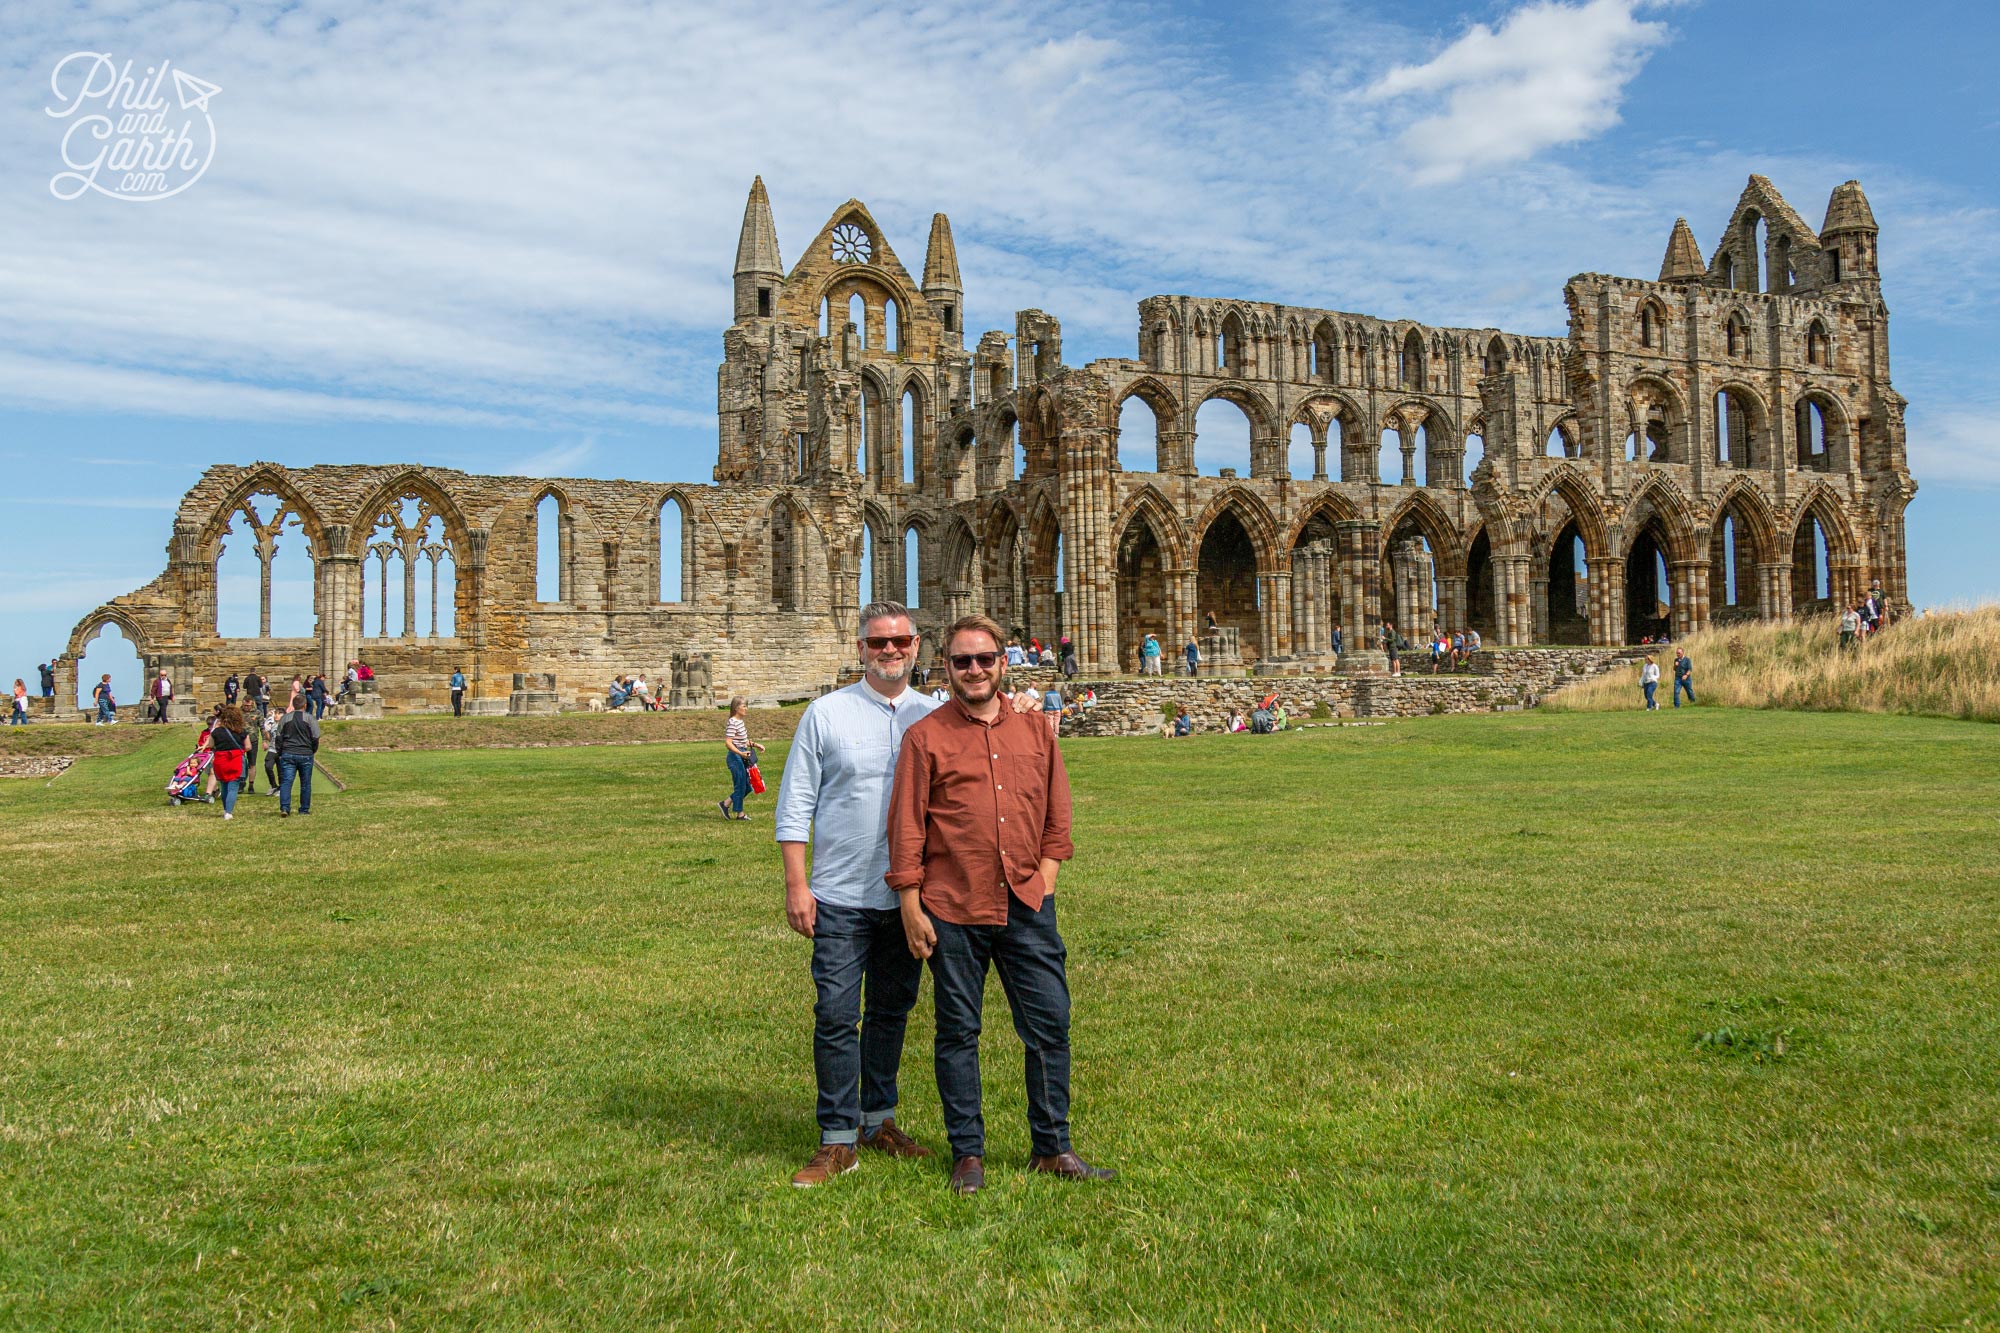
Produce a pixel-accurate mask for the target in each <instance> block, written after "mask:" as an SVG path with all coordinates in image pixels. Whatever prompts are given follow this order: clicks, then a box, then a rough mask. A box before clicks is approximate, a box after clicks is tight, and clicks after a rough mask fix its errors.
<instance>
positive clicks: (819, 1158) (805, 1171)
mask: <svg viewBox="0 0 2000 1333" xmlns="http://www.w3.org/2000/svg"><path fill="white" fill-rule="evenodd" d="M859 1164H860V1163H859V1161H858V1160H857V1159H856V1157H855V1155H854V1145H853V1144H851V1143H822V1144H820V1145H819V1151H818V1152H816V1153H814V1154H813V1155H812V1160H811V1161H810V1162H807V1163H806V1164H805V1165H804V1166H802V1167H800V1168H799V1173H798V1174H797V1175H795V1176H793V1177H792V1183H793V1184H794V1185H797V1186H798V1187H799V1188H800V1189H811V1188H812V1187H813V1186H814V1185H824V1184H826V1182H827V1181H829V1180H832V1179H833V1178H834V1177H835V1176H844V1175H846V1174H847V1173H848V1172H849V1171H852V1170H853V1169H854V1168H855V1167H856V1166H858V1165H859Z"/></svg>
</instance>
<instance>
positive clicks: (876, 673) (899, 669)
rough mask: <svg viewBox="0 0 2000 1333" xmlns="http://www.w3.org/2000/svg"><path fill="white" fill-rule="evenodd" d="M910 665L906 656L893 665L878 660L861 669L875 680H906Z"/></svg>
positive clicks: (909, 660)
mask: <svg viewBox="0 0 2000 1333" xmlns="http://www.w3.org/2000/svg"><path fill="white" fill-rule="evenodd" d="M910 665H911V659H909V658H907V657H906V658H904V659H903V660H902V662H900V663H899V664H897V665H896V666H893V667H891V666H885V665H883V664H882V663H880V662H876V663H871V664H870V665H869V666H867V667H864V668H863V669H862V673H863V674H864V675H867V676H870V677H872V678H874V679H876V680H907V679H909V675H910Z"/></svg>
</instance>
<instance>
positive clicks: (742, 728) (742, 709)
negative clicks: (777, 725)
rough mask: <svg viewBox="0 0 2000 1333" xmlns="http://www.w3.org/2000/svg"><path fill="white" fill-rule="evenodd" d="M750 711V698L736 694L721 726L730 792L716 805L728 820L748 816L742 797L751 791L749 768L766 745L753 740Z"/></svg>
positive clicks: (746, 817)
mask: <svg viewBox="0 0 2000 1333" xmlns="http://www.w3.org/2000/svg"><path fill="white" fill-rule="evenodd" d="M749 711H750V701H749V700H748V699H746V698H744V697H743V696H742V695H740V694H739V695H737V696H736V697H735V698H734V699H731V700H730V701H729V721H728V722H727V723H725V724H724V726H723V728H722V744H723V746H724V747H725V748H726V749H727V750H728V756H727V758H728V762H729V782H730V789H729V795H728V796H726V797H724V798H723V799H722V800H720V801H717V802H716V804H717V805H718V806H720V807H721V808H722V814H723V817H724V818H726V819H748V818H749V817H750V816H748V815H746V814H744V813H743V798H744V797H745V796H748V795H749V794H750V769H751V766H752V765H754V764H755V763H756V762H757V752H758V751H759V750H761V749H763V748H764V747H763V746H761V745H759V744H758V743H757V742H756V741H753V740H751V739H750V725H749V723H748V722H747V721H745V720H744V719H745V715H746V714H748V713H749Z"/></svg>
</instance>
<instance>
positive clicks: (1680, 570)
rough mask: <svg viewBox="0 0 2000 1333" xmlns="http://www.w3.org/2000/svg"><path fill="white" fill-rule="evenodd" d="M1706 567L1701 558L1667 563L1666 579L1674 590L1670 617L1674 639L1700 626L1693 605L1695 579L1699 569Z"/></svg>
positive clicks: (1681, 637)
mask: <svg viewBox="0 0 2000 1333" xmlns="http://www.w3.org/2000/svg"><path fill="white" fill-rule="evenodd" d="M1706 567H1707V562H1706V561H1702V560H1674V561H1670V562H1668V564H1667V580H1668V582H1669V584H1671V586H1672V587H1673V590H1674V602H1673V606H1672V608H1671V612H1672V617H1671V619H1670V621H1669V622H1668V623H1669V624H1671V625H1672V627H1673V635H1674V637H1675V638H1676V639H1684V638H1686V637H1687V636H1688V635H1690V634H1692V633H1694V632H1695V630H1696V629H1698V628H1699V627H1700V616H1699V615H1698V614H1697V609H1696V606H1695V580H1696V578H1697V577H1698V576H1699V573H1700V571H1701V570H1703V569H1705V568H1706Z"/></svg>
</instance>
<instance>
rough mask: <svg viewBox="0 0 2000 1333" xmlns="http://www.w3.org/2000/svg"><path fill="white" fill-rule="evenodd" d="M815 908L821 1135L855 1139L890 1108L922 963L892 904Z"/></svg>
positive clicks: (815, 1050) (815, 1054)
mask: <svg viewBox="0 0 2000 1333" xmlns="http://www.w3.org/2000/svg"><path fill="white" fill-rule="evenodd" d="M818 912H819V915H818V918H817V920H816V921H815V922H814V925H813V950H812V979H813V987H814V989H815V990H816V991H817V992H818V994H819V998H818V1000H817V1001H815V1002H814V1004H813V1076H814V1078H815V1079H816V1080H817V1081H818V1083H819V1106H818V1111H817V1116H818V1119H819V1141H820V1142H821V1143H853V1142H854V1141H855V1139H856V1137H857V1136H858V1135H859V1134H860V1132H861V1131H862V1130H864V1129H865V1130H868V1131H870V1132H871V1133H872V1132H873V1131H874V1130H875V1129H876V1128H877V1127H878V1126H880V1125H881V1123H882V1122H883V1121H884V1120H887V1119H888V1118H889V1117H890V1116H891V1115H893V1114H894V1113H895V1110H896V1071H897V1069H898V1067H899V1066H901V1065H902V1063H903V1030H904V1028H905V1027H906V1026H907V1025H908V1023H909V1018H910V1010H911V1009H913V1008H915V1007H916V1003H917V983H918V982H919V981H920V980H921V979H922V977H923V974H924V965H923V964H922V963H920V962H918V961H917V960H916V958H915V957H913V956H912V955H911V953H910V945H909V941H908V940H907V939H906V938H905V937H904V935H903V914H902V913H901V912H900V911H899V910H897V909H896V908H893V907H890V908H879V909H878V908H872V907H835V906H833V905H831V904H829V903H820V904H819V907H818ZM864 982H865V983H866V1005H865V1012H864V1005H863V989H864Z"/></svg>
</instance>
